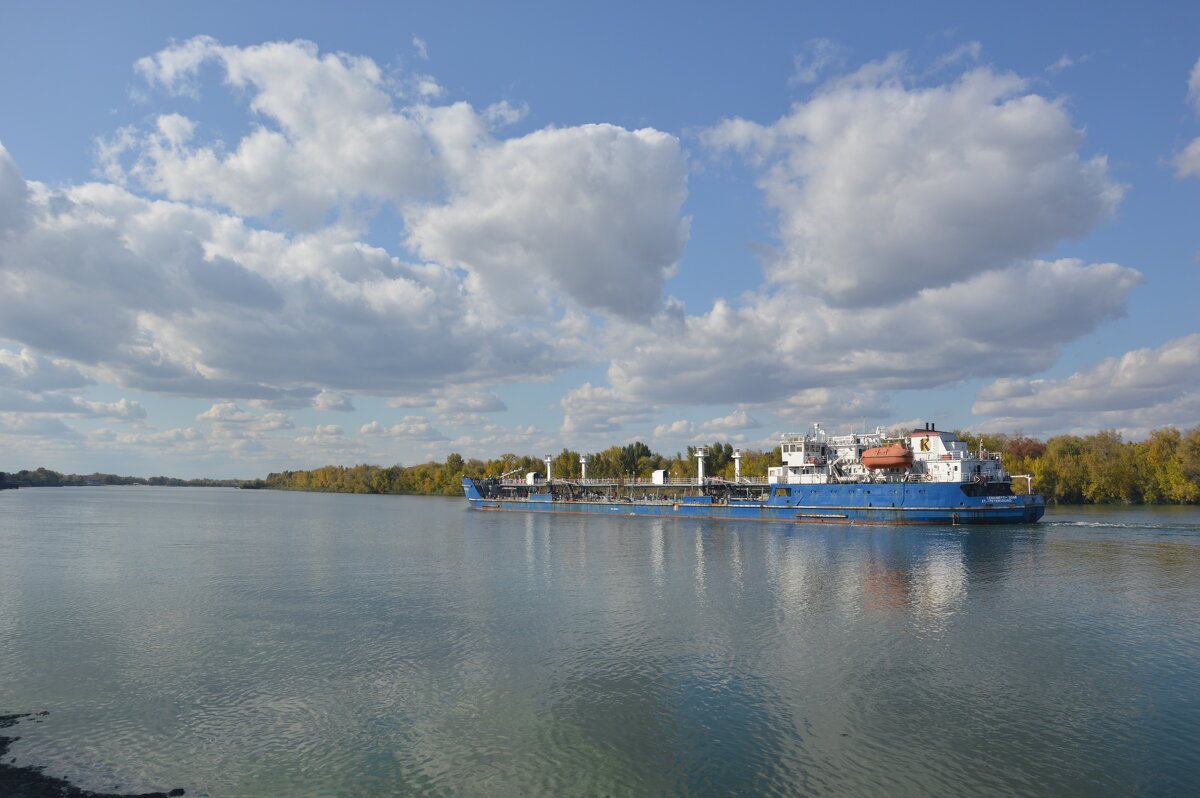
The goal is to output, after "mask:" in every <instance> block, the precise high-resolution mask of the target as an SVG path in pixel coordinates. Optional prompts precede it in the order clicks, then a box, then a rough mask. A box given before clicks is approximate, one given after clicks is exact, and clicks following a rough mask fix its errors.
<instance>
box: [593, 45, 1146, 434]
mask: <svg viewBox="0 0 1200 798" xmlns="http://www.w3.org/2000/svg"><path fill="white" fill-rule="evenodd" d="M910 84H911V79H910V77H909V76H908V75H907V73H906V72H905V70H904V68H903V62H902V61H901V60H900V59H897V58H893V59H889V60H888V61H886V62H884V63H880V64H872V65H869V66H867V67H864V68H863V69H861V70H859V71H858V72H856V73H855V74H853V75H850V76H848V77H844V78H840V79H837V80H835V81H833V82H830V83H827V84H826V85H824V86H823V87H821V88H820V89H819V90H818V91H817V92H816V93H815V94H814V95H813V96H812V98H811V99H809V100H808V101H806V102H802V103H798V104H797V105H796V106H795V107H794V108H793V109H792V110H791V112H790V113H789V114H787V115H786V116H784V117H782V118H781V119H779V120H777V121H775V122H773V123H770V124H763V123H758V122H752V121H747V120H743V119H731V120H726V121H724V122H722V123H721V124H719V125H717V126H716V127H714V128H713V129H711V130H710V131H708V132H707V133H706V135H705V137H704V138H705V141H706V142H707V143H708V144H709V145H710V147H711V148H712V149H713V150H715V151H717V152H718V153H721V152H733V153H735V156H737V157H741V158H743V159H745V161H746V162H747V163H749V164H750V165H751V166H752V167H753V168H755V169H756V170H757V173H758V175H759V185H760V186H761V188H762V190H763V192H764V196H765V199H766V203H767V205H768V206H769V207H770V208H772V209H773V210H774V211H775V212H776V214H777V216H778V220H779V226H778V230H777V233H778V239H779V243H780V246H779V248H778V251H777V252H776V254H775V256H774V257H773V258H771V259H770V260H768V262H767V263H766V264H765V270H766V278H767V279H766V281H765V283H764V284H763V286H762V287H761V288H760V289H759V290H758V291H756V292H754V293H752V294H749V295H747V296H745V297H743V298H742V299H741V300H740V301H737V302H733V301H725V300H719V301H717V302H716V303H715V304H714V305H713V307H712V308H711V309H710V310H709V311H707V312H705V313H702V314H700V315H687V314H686V313H682V312H679V311H678V309H676V311H675V312H664V313H662V314H660V315H659V316H658V317H657V318H656V320H655V325H656V333H657V334H656V335H653V336H644V335H637V334H631V335H630V336H629V337H628V338H627V339H626V340H625V341H624V344H625V348H626V350H627V352H628V354H624V355H621V356H619V357H617V358H616V359H614V360H613V362H612V365H611V367H610V369H609V372H608V377H609V380H610V383H611V385H612V386H613V387H614V388H615V389H616V390H617V391H618V393H620V394H622V395H626V396H634V397H639V398H642V399H644V400H646V401H648V402H656V403H660V404H675V403H678V404H684V403H695V402H712V403H722V402H729V403H743V404H746V403H749V404H754V403H759V404H762V405H765V406H766V407H767V408H768V409H772V410H775V411H776V412H779V413H781V414H783V415H786V416H793V417H799V416H800V415H801V414H802V412H803V411H802V410H801V409H800V408H801V407H802V405H804V404H805V403H806V402H808V401H809V400H812V401H813V402H814V406H816V407H819V408H822V409H828V408H829V406H830V405H831V404H834V402H831V401H830V399H831V398H832V397H833V396H836V395H837V392H840V395H841V399H840V400H839V401H840V402H842V403H843V404H845V405H846V407H847V408H849V409H850V410H851V411H852V412H853V411H857V410H858V409H859V408H861V407H877V400H876V396H877V394H876V393H875V392H877V391H881V390H894V389H908V388H914V389H915V388H930V387H936V386H942V385H951V384H954V383H957V382H960V381H962V380H965V379H969V378H978V377H989V376H991V377H995V376H1001V375H1016V374H1027V373H1031V372H1036V371H1039V370H1041V369H1044V368H1046V367H1048V366H1049V365H1051V364H1052V363H1053V362H1054V361H1055V359H1056V358H1057V356H1058V352H1059V348H1060V347H1061V345H1063V344H1065V343H1067V342H1070V341H1073V340H1075V339H1077V338H1079V337H1080V336H1082V335H1085V334H1087V333H1089V332H1090V331H1092V330H1094V329H1095V328H1096V326H1097V325H1099V324H1101V323H1103V322H1104V321H1106V320H1110V319H1113V318H1116V317H1120V316H1122V315H1123V314H1124V312H1125V300H1126V296H1127V294H1128V292H1129V291H1130V290H1131V289H1132V288H1133V287H1134V286H1136V285H1138V284H1139V282H1140V281H1141V275H1140V274H1139V273H1138V272H1137V271H1135V270H1133V269H1130V268H1127V267H1124V266H1120V265H1118V264H1115V263H1094V264H1089V263H1085V262H1082V261H1080V260H1077V259H1071V258H1062V259H1058V260H1052V261H1051V260H1043V259H1039V258H1037V257H1036V256H1037V255H1038V254H1039V253H1043V252H1046V251H1049V250H1051V249H1053V248H1054V247H1055V246H1056V245H1057V244H1059V243H1060V242H1062V241H1064V240H1070V239H1073V238H1077V237H1079V236H1082V235H1083V234H1085V233H1086V232H1088V231H1089V230H1090V229H1091V228H1093V227H1094V226H1095V225H1097V224H1098V223H1100V222H1101V221H1102V220H1103V219H1104V218H1105V217H1106V216H1107V215H1109V214H1110V213H1111V211H1112V210H1113V208H1114V207H1115V205H1116V203H1117V202H1118V200H1119V199H1120V196H1121V193H1122V187H1121V186H1120V185H1118V184H1116V183H1115V182H1114V181H1113V180H1112V179H1111V178H1110V177H1109V175H1108V171H1107V166H1106V164H1105V161H1104V159H1103V158H1102V157H1091V158H1088V157H1084V156H1083V155H1081V154H1080V147H1081V145H1082V144H1083V134H1082V133H1081V131H1079V130H1078V129H1076V128H1075V127H1074V126H1073V125H1072V123H1071V120H1070V117H1069V115H1068V113H1067V111H1066V110H1065V108H1064V107H1063V106H1062V104H1061V103H1059V102H1057V101H1054V100H1051V99H1047V98H1044V97H1042V96H1039V95H1037V94H1034V93H1031V92H1030V91H1029V89H1028V86H1027V85H1026V84H1025V83H1024V82H1023V81H1022V80H1020V79H1019V78H1017V77H1015V76H1013V75H1010V74H1003V73H998V72H995V71H993V70H991V69H988V68H976V69H973V70H971V71H968V72H966V73H965V74H963V75H962V76H961V77H959V78H958V79H957V80H954V81H953V82H951V83H947V84H944V85H937V86H914V85H910ZM831 391H833V392H835V393H834V394H830V393H829V392H831ZM814 392H819V393H820V395H821V400H820V401H817V400H815V399H814V398H813V397H815V396H816V393H814ZM577 412H580V411H578V410H577Z"/></svg>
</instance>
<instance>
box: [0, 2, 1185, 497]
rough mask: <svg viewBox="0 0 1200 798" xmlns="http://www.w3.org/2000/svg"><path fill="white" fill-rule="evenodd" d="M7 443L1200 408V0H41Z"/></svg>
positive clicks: (13, 295)
mask: <svg viewBox="0 0 1200 798" xmlns="http://www.w3.org/2000/svg"><path fill="white" fill-rule="evenodd" d="M4 16H5V25H4V26H3V29H2V30H0V101H2V102H3V112H2V113H0V146H3V151H2V152H0V470H15V469H18V468H23V467H35V466H39V465H44V466H46V467H50V468H55V469H59V470H64V471H80V472H89V471H92V470H101V471H110V472H120V473H132V474H141V475H150V474H159V473H165V474H172V475H178V476H201V475H208V476H241V477H250V476H258V475H262V474H265V473H266V472H268V471H271V470H278V469H283V468H307V467H313V466H317V465H322V464H326V463H343V464H351V463H358V462H374V463H385V464H390V463H396V462H399V463H405V464H411V463H415V462H420V461H423V460H425V459H428V458H435V459H442V458H444V457H445V455H446V454H447V453H449V452H451V451H458V452H461V453H462V454H464V455H465V456H468V457H471V456H479V457H490V456H494V455H497V454H500V453H502V452H507V451H513V452H519V453H533V454H541V453H543V452H552V451H557V450H559V449H560V448H562V447H564V446H567V447H570V448H574V449H578V450H596V449H599V448H602V447H605V446H608V445H611V444H612V443H624V442H627V441H629V440H634V439H640V440H645V441H647V442H648V443H649V444H650V445H651V446H652V447H653V448H655V449H658V450H660V451H669V452H674V451H677V450H680V449H682V448H683V447H684V446H686V445H687V444H688V443H693V442H698V441H706V442H707V441H712V440H715V439H721V440H733V441H737V442H740V443H742V444H744V445H748V446H763V447H766V446H769V445H771V443H772V441H773V440H774V439H775V438H776V437H777V436H778V434H779V433H780V432H782V431H786V430H792V429H800V428H803V427H805V426H807V425H808V424H809V423H811V422H814V421H820V422H823V423H824V424H825V425H826V426H827V427H833V428H845V427H850V426H853V427H862V426H863V425H864V424H865V425H867V426H870V427H873V426H874V425H876V424H883V425H890V424H899V423H909V422H914V421H921V420H936V421H937V422H938V423H939V424H941V425H942V427H944V428H949V427H959V428H969V429H972V430H993V431H1002V432H1018V431H1019V432H1024V433H1026V434H1032V435H1037V436H1041V437H1047V436H1050V435H1054V434H1059V433H1064V432H1072V433H1087V432H1091V431H1095V430H1097V429H1102V428H1115V429H1118V430H1120V431H1121V432H1122V434H1124V435H1126V436H1127V437H1129V438H1134V439H1136V438H1139V437H1141V436H1144V435H1145V434H1146V433H1147V432H1148V431H1149V430H1151V429H1154V428H1157V427H1161V426H1166V425H1175V426H1179V427H1185V428H1186V427H1191V426H1194V425H1195V424H1197V423H1200V324H1198V323H1197V313H1196V310H1195V303H1196V297H1197V296H1200V280H1198V279H1197V269H1198V268H1200V260H1198V258H1197V253H1198V252H1200V225H1198V224H1197V211H1198V210H1200V39H1198V38H1197V37H1196V34H1195V32H1196V31H1197V30H1200V8H1197V7H1196V6H1195V4H1190V3H1176V4H1171V3H1166V4H1158V5H1156V6H1154V7H1153V10H1152V11H1147V10H1145V9H1144V8H1136V7H1134V6H1132V5H1131V6H1129V7H1126V8H1121V9H1116V10H1109V9H1105V10H1097V8H1096V7H1094V4H1055V5H1054V6H1053V7H1052V8H1046V7H1043V6H1042V4H1023V3H1014V4H1005V5H1003V6H998V7H994V8H993V7H987V8H982V7H979V8H975V7H971V5H970V4H961V3H916V4H903V5H898V4H866V3H842V4H816V3H814V4H806V3H751V4H709V5H701V6H697V4H694V3H687V4H685V3H638V4H632V3H631V4H623V3H611V2H610V3H604V4H588V3H580V4H562V3H526V4H521V5H520V7H519V8H516V9H513V8H506V7H503V5H502V4H493V3H439V4H403V3H358V4H338V5H337V6H336V7H334V6H332V5H327V4H316V3H254V4H245V5H243V4H234V3H219V2H216V3H205V4H190V5H188V4H162V3H159V4H153V3H110V4H89V3H46V2H42V3H9V4H6V8H5V14H4Z"/></svg>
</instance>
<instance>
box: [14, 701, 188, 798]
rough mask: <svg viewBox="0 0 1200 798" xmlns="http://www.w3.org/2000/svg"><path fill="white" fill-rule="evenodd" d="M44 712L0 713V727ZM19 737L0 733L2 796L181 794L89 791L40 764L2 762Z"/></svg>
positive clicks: (168, 797) (167, 797)
mask: <svg viewBox="0 0 1200 798" xmlns="http://www.w3.org/2000/svg"><path fill="white" fill-rule="evenodd" d="M48 714H49V713H48V712H38V713H36V714H34V713H31V712H26V713H24V714H21V715H0V729H7V728H10V727H12V726H15V725H17V723H18V722H19V721H20V720H21V719H22V718H39V719H40V718H41V717H44V716H46V715H48ZM19 739H21V738H20V737H6V736H4V735H2V734H0V795H3V796H5V798H173V797H174V796H179V795H183V794H184V791H183V790H182V789H180V788H176V789H173V790H171V791H170V792H143V793H115V792H93V791H92V790H82V789H80V788H79V787H76V786H75V785H73V784H71V782H69V781H67V780H66V779H59V778H55V777H54V776H47V775H46V774H45V773H42V768H40V767H18V766H17V765H14V764H12V763H11V762H5V761H4V759H5V757H7V755H8V748H9V746H10V745H12V744H13V743H14V742H16V741H17V740H19Z"/></svg>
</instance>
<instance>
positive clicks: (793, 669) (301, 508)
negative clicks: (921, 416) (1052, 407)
mask: <svg viewBox="0 0 1200 798" xmlns="http://www.w3.org/2000/svg"><path fill="white" fill-rule="evenodd" d="M40 711H48V712H49V715H47V716H44V717H43V718H39V719H38V720H40V722H35V721H34V720H33V719H28V720H26V721H24V722H22V723H21V724H19V726H18V727H16V729H15V732H14V731H13V730H9V731H10V733H15V734H19V735H20V736H21V740H20V741H19V742H17V743H15V744H14V745H13V747H12V751H11V756H13V757H15V759H16V762H17V763H18V764H22V765H44V766H45V767H46V772H47V773H50V774H53V775H56V776H62V777H65V778H69V779H70V780H71V781H72V782H73V783H75V784H76V785H78V786H80V787H84V788H88V789H93V790H109V791H118V790H119V791H127V792H134V791H148V790H155V789H169V788H171V787H183V788H185V789H186V790H187V794H188V795H189V796H213V797H214V798H232V797H234V796H247V797H249V796H254V797H255V798H259V797H260V796H291V795H301V796H359V795H409V794H418V795H425V794H428V795H442V794H445V795H481V796H482V795H487V796H505V795H512V796H517V795H550V796H567V795H731V794H745V795H847V796H850V795H853V796H862V795H880V796H882V795H888V796H896V795H945V796H959V795H967V794H970V795H997V796H999V795H1004V796H1011V795H1047V796H1050V795H1052V796H1103V795H1114V796H1115V795H1146V796H1162V795H1181V796H1183V795H1197V794H1200V743H1198V742H1197V740H1198V737H1197V734H1198V731H1200V510H1198V509H1197V508H1143V507H1137V508H1115V509H1114V508H1102V507H1101V508H1097V507H1085V508H1079V507H1069V508H1051V509H1050V510H1049V511H1048V512H1047V514H1046V517H1045V518H1044V519H1043V521H1042V522H1041V523H1039V524H1036V525H1030V526H1014V527H991V528H967V527H945V528H940V527H932V528H919V527H896V528H893V527H883V526H821V525H807V524H785V523H754V522H718V521H700V520H692V521H688V520H676V519H643V518H630V517H618V518H608V517H595V518H591V517H586V516H576V515H564V516H552V515H533V514H520V513H479V512H473V511H469V510H468V509H467V508H466V505H465V502H463V501H462V500H456V499H440V498H421V497H397V496H349V495H332V494H313V493H282V492H272V491H245V490H242V491H239V490H233V489H217V488H212V489H209V488H136V487H103V488H57V489H54V488H41V489H24V490H18V491H6V492H4V493H0V714H3V713H15V712H40Z"/></svg>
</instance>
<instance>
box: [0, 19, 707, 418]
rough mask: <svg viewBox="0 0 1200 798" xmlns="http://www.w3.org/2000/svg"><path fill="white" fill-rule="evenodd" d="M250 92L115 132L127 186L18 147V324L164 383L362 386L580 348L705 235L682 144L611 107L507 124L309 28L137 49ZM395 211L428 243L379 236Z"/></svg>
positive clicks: (6, 205) (144, 384)
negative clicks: (439, 101) (553, 123)
mask: <svg viewBox="0 0 1200 798" xmlns="http://www.w3.org/2000/svg"><path fill="white" fill-rule="evenodd" d="M137 67H138V71H139V72H140V73H141V74H142V75H143V76H144V77H145V79H146V80H147V81H148V82H149V83H150V84H151V86H152V87H153V89H154V90H160V91H166V92H167V93H169V94H172V95H178V96H179V97H180V98H181V99H180V100H179V102H185V103H186V102H187V98H189V97H191V98H194V99H195V100H196V103H195V105H196V110H198V111H203V110H204V109H205V105H204V104H203V100H202V98H200V96H199V95H200V87H201V86H202V85H204V80H203V78H204V76H205V75H206V74H207V72H206V70H214V69H215V70H216V72H217V73H218V74H219V76H220V78H221V81H222V82H223V85H224V86H225V88H226V89H228V90H229V92H230V93H231V95H232V96H234V97H235V98H244V99H245V101H246V103H247V104H248V109H249V111H250V112H251V114H252V116H251V125H250V129H249V131H248V132H247V133H246V134H245V135H244V136H243V137H241V138H240V139H238V140H237V141H233V142H226V141H223V140H218V139H211V138H210V139H207V140H205V139H204V137H203V136H202V135H201V134H202V131H203V130H204V129H205V127H204V124H203V123H202V122H200V121H198V120H196V119H192V118H190V117H189V116H186V115H184V114H181V113H170V114H163V115H160V116H158V117H157V118H156V119H154V120H153V122H152V123H151V124H150V125H148V126H147V128H145V129H134V128H128V129H124V130H122V131H120V133H119V134H118V135H116V136H115V137H114V138H112V139H111V140H108V141H105V142H103V143H102V145H101V155H102V169H103V171H104V174H105V175H106V176H107V177H108V178H109V182H107V183H89V184H84V185H78V186H71V187H66V188H61V189H51V188H47V187H45V186H42V185H39V184H37V183H32V182H27V181H25V180H24V179H23V178H22V176H21V174H20V170H19V169H18V166H17V164H16V163H15V162H14V161H13V159H12V158H11V156H10V155H9V154H8V153H7V152H5V151H4V150H2V149H0V234H2V235H3V238H2V239H0V337H3V338H7V339H9V340H11V341H16V342H20V343H21V344H23V345H26V346H28V347H31V348H33V349H35V350H36V351H37V352H39V353H42V354H44V355H48V356H53V357H55V358H59V359H62V360H65V361H67V362H71V363H75V364H78V365H79V366H80V367H83V368H86V369H87V370H88V373H89V374H90V375H92V377H94V378H97V379H102V380H108V381H113V382H116V383H118V384H120V385H124V386H127V387H132V388H138V389H142V390H147V391H153V392H157V393H163V394H175V395H187V396H199V397H213V398H220V399H224V400H236V399H246V400H259V401H262V402H267V403H275V404H277V405H279V406H303V405H307V404H312V405H314V406H319V407H326V408H332V409H338V408H339V407H341V408H345V407H346V406H348V400H347V399H346V395H348V394H353V393H360V394H364V393H365V394H378V395H390V396H399V395H420V394H428V393H430V392H433V391H436V390H439V389H441V388H443V387H444V386H445V385H446V384H448V383H453V384H480V383H494V382H499V381H507V380H520V379H529V378H539V377H543V376H546V375H549V374H553V373H555V372H556V371H557V370H559V369H561V368H563V367H564V366H565V365H567V364H569V363H571V362H573V360H574V359H575V358H576V357H577V352H578V350H579V344H578V341H576V340H575V337H576V334H577V333H578V332H580V331H586V329H587V327H588V322H587V315H586V314H589V313H591V312H597V313H600V314H604V315H607V314H612V315H614V316H616V317H621V318H626V319H630V320H638V319H644V318H647V317H648V316H649V315H650V314H652V313H654V312H655V311H656V310H657V309H658V307H659V306H660V305H661V301H662V293H663V281H664V279H665V277H666V276H667V275H668V274H669V273H670V272H671V271H672V270H673V269H674V268H675V264H676V262H677V261H678V260H679V258H680V256H681V253H682V250H683V246H684V243H685V241H686V238H687V220H686V219H684V218H682V217H681V215H680V206H681V204H682V202H683V201H684V199H685V197H686V180H687V172H686V166H685V162H684V159H683V155H682V152H681V150H680V147H679V143H678V141H677V140H676V139H675V138H674V137H672V136H669V135H667V134H664V133H660V132H658V131H654V130H639V131H629V130H625V129H622V128H618V127H615V126H612V125H590V126H583V127H576V128H562V129H545V130H539V131H534V132H532V133H530V134H528V135H524V136H517V137H510V138H497V137H496V135H495V134H494V129H495V126H496V125H498V124H503V123H504V122H512V121H514V119H515V118H516V117H517V116H518V114H516V113H515V112H514V111H513V110H512V109H511V108H509V107H508V106H506V105H498V106H494V107H491V108H488V109H484V110H482V111H477V110H476V109H474V108H472V107H470V106H469V105H467V104H465V103H454V104H448V105H436V104H432V103H433V100H434V99H435V98H436V96H437V95H438V94H439V93H440V89H439V88H438V87H437V86H436V84H435V83H432V82H431V81H430V80H429V79H427V78H425V77H424V76H408V77H407V78H405V77H400V78H397V77H389V76H385V74H384V72H383V71H382V70H381V69H380V68H379V66H378V65H376V64H375V63H374V62H373V61H371V60H370V59H366V58H358V57H353V56H349V55H344V54H329V53H325V54H322V53H320V52H319V51H318V49H317V48H316V46H315V45H312V44H310V43H307V42H292V43H272V44H264V45H261V46H256V47H245V48H241V47H229V46H224V45H221V44H220V43H218V42H216V41H215V40H213V39H211V38H207V37H199V38H195V39H191V40H189V41H186V42H183V43H180V44H176V45H172V46H171V47H169V48H167V49H165V50H163V51H162V52H160V53H157V54H156V55H154V56H152V57H148V58H145V59H143V60H142V61H140V62H139V63H138V65H137ZM377 214H392V215H393V217H394V218H395V219H396V220H398V223H399V226H400V227H399V230H400V234H401V235H400V237H401V238H402V239H403V243H404V244H405V245H406V246H407V252H405V251H403V250H400V251H398V252H395V253H393V252H389V251H387V250H385V249H383V248H380V247H378V246H372V245H368V244H367V243H364V240H363V233H364V231H365V225H367V224H369V222H370V219H371V218H372V216H373V215H377Z"/></svg>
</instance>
